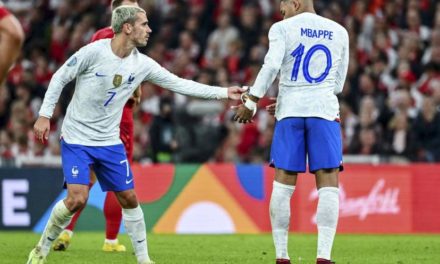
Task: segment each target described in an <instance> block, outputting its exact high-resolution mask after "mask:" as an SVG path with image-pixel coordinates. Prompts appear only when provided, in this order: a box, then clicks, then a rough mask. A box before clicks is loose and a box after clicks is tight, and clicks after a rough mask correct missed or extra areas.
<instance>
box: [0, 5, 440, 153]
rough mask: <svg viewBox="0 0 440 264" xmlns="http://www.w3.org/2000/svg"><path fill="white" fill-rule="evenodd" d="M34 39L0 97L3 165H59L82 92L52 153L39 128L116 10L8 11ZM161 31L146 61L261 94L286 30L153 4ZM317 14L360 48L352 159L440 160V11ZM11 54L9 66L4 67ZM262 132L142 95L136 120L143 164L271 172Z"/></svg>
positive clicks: (353, 86)
mask: <svg viewBox="0 0 440 264" xmlns="http://www.w3.org/2000/svg"><path fill="white" fill-rule="evenodd" d="M3 2H4V3H5V5H6V6H7V7H8V8H9V9H10V10H11V11H12V12H13V13H14V14H15V15H16V16H17V17H18V18H19V20H20V22H21V23H22V26H23V28H24V30H25V32H26V42H25V45H24V49H23V52H22V55H21V57H20V58H19V60H18V62H17V63H16V65H15V66H14V67H13V68H12V69H11V71H10V74H9V76H8V80H7V83H6V84H5V85H4V86H3V87H0V156H1V158H2V159H3V160H9V159H14V158H20V157H22V158H23V157H24V158H28V159H30V160H32V159H34V158H38V157H39V158H40V159H42V160H44V158H45V157H48V158H50V157H58V156H59V154H60V145H59V137H60V128H61V123H62V120H63V116H64V113H65V110H66V106H67V104H68V102H69V99H70V97H71V95H72V94H73V92H74V83H71V84H69V85H68V86H67V87H66V88H65V89H64V91H63V93H62V95H61V98H60V102H59V104H58V105H57V107H56V110H55V113H54V115H53V118H52V120H51V122H52V123H51V125H52V126H51V130H52V131H51V134H50V138H49V140H48V142H47V144H41V143H39V142H38V141H36V140H35V139H34V136H33V134H32V126H33V123H34V121H35V120H36V117H37V116H38V110H39V107H40V105H41V102H42V98H43V96H44V93H45V91H46V89H47V86H48V83H49V81H50V79H51V77H52V75H53V73H54V72H55V71H56V69H57V68H58V67H59V66H60V65H62V64H63V63H64V62H65V61H66V59H67V58H69V56H71V55H72V54H73V53H74V52H75V51H77V50H78V49H79V48H81V47H82V46H84V45H86V44H87V43H88V42H89V41H90V39H91V36H92V35H93V33H94V32H95V31H96V30H97V29H100V28H102V27H106V26H108V25H109V24H110V11H109V8H108V7H109V0H81V1H75V0H9V1H8V0H6V1H3ZM140 5H141V6H142V7H143V8H144V9H145V10H146V11H147V14H148V18H149V21H150V23H149V24H150V26H151V28H152V29H153V33H152V34H151V37H150V40H149V44H148V46H147V47H146V48H142V49H141V51H142V52H144V53H145V54H147V55H148V56H150V57H151V58H153V59H154V60H156V61H157V62H159V63H160V64H161V65H162V66H164V67H165V68H167V69H168V70H170V71H171V72H173V73H175V74H176V75H178V76H180V77H183V78H187V79H193V80H196V81H198V82H201V83H206V84H211V85H218V86H231V85H233V84H239V85H252V84H253V82H254V80H255V78H256V75H257V73H258V71H259V69H260V67H261V65H262V63H263V61H264V55H265V54H266V52H267V49H268V37H267V33H268V30H269V28H270V27H271V25H272V24H273V23H275V22H277V21H279V20H281V19H282V17H281V15H280V14H279V0H144V1H140ZM315 7H316V9H317V12H318V13H319V14H321V15H323V16H325V17H328V18H330V19H332V20H335V21H337V22H338V23H340V24H342V25H343V26H344V27H345V28H346V29H347V31H348V32H349V37H350V66H349V70H348V76H347V81H346V84H345V88H344V90H343V92H342V94H340V95H339V99H340V104H341V125H342V134H343V139H344V144H343V145H344V153H345V154H355V155H356V154H362V155H381V156H384V157H391V156H393V157H400V158H401V159H403V160H407V161H417V162H436V161H437V162H438V161H440V2H438V1H435V0H386V1H385V0H352V1H350V0H316V1H315ZM1 52H2V51H0V58H1ZM276 94H277V84H276V82H275V83H274V84H273V85H272V88H271V89H270V90H269V92H268V94H267V97H266V98H264V99H263V100H262V101H261V103H260V105H259V111H258V113H257V115H256V117H255V122H253V123H251V124H246V125H242V124H238V123H234V122H233V121H232V116H233V110H231V109H230V106H231V105H233V104H237V103H238V102H235V103H232V102H227V101H204V100H200V99H194V98H190V97H186V96H181V95H177V94H173V93H171V92H169V91H168V90H165V89H162V88H160V87H157V86H155V85H152V84H150V83H145V84H144V85H143V86H142V99H141V103H140V104H139V105H138V106H137V107H136V110H135V149H134V159H135V160H136V161H138V162H206V161H216V162H267V161H268V159H269V153H270V144H271V140H272V134H273V127H274V123H275V119H274V118H273V117H272V116H270V115H269V114H268V113H267V111H266V110H265V108H264V107H265V106H266V105H268V104H271V103H272V101H271V99H270V98H271V97H276Z"/></svg>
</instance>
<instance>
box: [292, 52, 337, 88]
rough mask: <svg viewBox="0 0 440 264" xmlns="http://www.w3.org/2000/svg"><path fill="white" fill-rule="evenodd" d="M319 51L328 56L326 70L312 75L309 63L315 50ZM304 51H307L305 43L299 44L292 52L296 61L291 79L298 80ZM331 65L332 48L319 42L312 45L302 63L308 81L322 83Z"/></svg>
mask: <svg viewBox="0 0 440 264" xmlns="http://www.w3.org/2000/svg"><path fill="white" fill-rule="evenodd" d="M317 51H322V52H324V54H325V56H326V57H327V65H326V67H325V71H324V72H323V73H322V74H321V75H320V76H318V77H312V76H310V72H309V64H310V60H311V59H312V56H313V54H315V52H317ZM304 52H305V46H304V45H303V44H299V46H298V47H297V48H296V49H295V50H294V51H292V53H291V54H290V55H292V57H293V58H294V59H295V61H294V62H293V69H292V76H291V77H290V80H291V81H295V82H296V81H297V80H298V74H299V68H300V66H301V61H302V59H303V55H304ZM331 67H332V54H331V53H330V50H329V49H328V48H327V47H326V46H324V45H321V44H317V45H314V46H312V47H311V48H310V49H309V50H308V51H307V53H306V55H305V58H304V61H303V65H302V71H303V74H304V78H305V79H306V81H308V82H309V83H320V82H322V81H324V80H325V78H327V76H328V74H329V72H330V68H331Z"/></svg>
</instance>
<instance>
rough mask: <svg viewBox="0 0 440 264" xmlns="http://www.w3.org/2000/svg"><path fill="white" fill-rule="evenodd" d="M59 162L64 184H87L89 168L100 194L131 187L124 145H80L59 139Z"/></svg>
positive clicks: (131, 175)
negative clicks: (99, 186)
mask: <svg viewBox="0 0 440 264" xmlns="http://www.w3.org/2000/svg"><path fill="white" fill-rule="evenodd" d="M61 161H62V164H63V173H64V179H65V182H66V183H67V184H82V185H89V182H90V168H91V167H92V168H93V170H94V171H95V174H96V177H97V178H98V181H99V184H100V185H101V189H102V191H104V192H106V191H114V192H121V191H125V190H129V189H133V188H134V183H133V173H132V172H131V168H130V164H129V163H128V160H127V155H126V153H125V149H124V145H123V144H118V145H112V146H83V145H77V144H68V143H66V142H65V141H64V140H63V139H61Z"/></svg>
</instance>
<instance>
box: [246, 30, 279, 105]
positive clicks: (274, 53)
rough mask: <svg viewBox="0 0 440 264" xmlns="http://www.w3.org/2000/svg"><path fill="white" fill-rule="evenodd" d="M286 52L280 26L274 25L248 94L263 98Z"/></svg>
mask: <svg viewBox="0 0 440 264" xmlns="http://www.w3.org/2000/svg"><path fill="white" fill-rule="evenodd" d="M285 50H286V40H285V36H284V34H283V32H282V27H281V24H279V23H276V24H274V25H273V26H272V27H271V28H270V30H269V51H268V52H267V54H266V57H265V58H264V64H263V66H262V68H261V70H260V72H259V73H258V76H257V78H256V80H255V83H254V85H253V86H252V87H251V89H250V92H249V93H250V94H251V95H254V96H256V97H258V98H261V97H263V96H264V95H265V94H266V92H267V90H268V89H269V87H270V85H271V84H272V83H273V81H274V80H275V78H276V76H277V75H278V72H279V71H280V68H281V64H282V62H283V58H284V53H285Z"/></svg>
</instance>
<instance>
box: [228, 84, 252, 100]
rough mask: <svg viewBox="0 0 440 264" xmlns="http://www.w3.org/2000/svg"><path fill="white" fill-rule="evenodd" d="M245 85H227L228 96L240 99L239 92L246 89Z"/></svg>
mask: <svg viewBox="0 0 440 264" xmlns="http://www.w3.org/2000/svg"><path fill="white" fill-rule="evenodd" d="M247 89H248V88H247V87H243V88H242V87H239V86H232V87H228V98H229V99H231V100H240V98H241V94H242V93H244V92H246V91H247Z"/></svg>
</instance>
